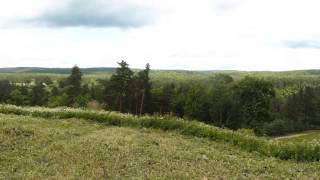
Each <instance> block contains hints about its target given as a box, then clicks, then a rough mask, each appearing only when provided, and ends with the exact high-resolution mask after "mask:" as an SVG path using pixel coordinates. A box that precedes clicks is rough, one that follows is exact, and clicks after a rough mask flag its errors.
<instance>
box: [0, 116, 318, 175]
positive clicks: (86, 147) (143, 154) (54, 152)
mask: <svg viewBox="0 0 320 180" xmlns="http://www.w3.org/2000/svg"><path fill="white" fill-rule="evenodd" d="M0 142H1V143H0V151H1V153H0V164H1V165H0V179H284V178H289V179H290V178H294V179H317V178H318V177H319V176H320V163H319V162H309V163H298V162H294V161H283V160H279V159H276V158H270V157H265V156H261V155H258V154H256V153H248V152H246V151H243V150H240V149H239V148H237V147H236V146H233V145H230V144H226V143H222V142H219V143H218V142H214V141H211V140H209V139H206V138H197V137H193V136H184V135H181V134H178V133H176V132H164V131H161V130H156V129H148V128H126V127H112V126H105V125H103V124H101V123H95V122H92V121H87V120H81V119H75V118H71V119H60V120H59V119H54V120H53V119H43V118H34V117H29V116H16V115H3V114H0Z"/></svg>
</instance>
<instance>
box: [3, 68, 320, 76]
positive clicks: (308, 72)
mask: <svg viewBox="0 0 320 180" xmlns="http://www.w3.org/2000/svg"><path fill="white" fill-rule="evenodd" d="M133 70H134V71H136V70H139V69H133ZM70 71H71V68H43V67H13V68H0V73H40V74H47V73H48V74H69V73H70ZM81 71H82V73H84V74H97V73H113V72H115V71H116V68H115V67H94V68H81ZM153 73H156V74H159V73H160V74H167V73H177V74H188V75H190V74H193V75H196V74H197V75H200V74H202V75H208V74H216V73H226V74H232V75H240V74H242V75H275V74H278V75H286V76H292V75H300V76H301V75H302V76H306V75H307V76H309V75H313V76H314V75H315V76H318V75H320V69H310V70H294V71H237V70H204V71H190V70H153Z"/></svg>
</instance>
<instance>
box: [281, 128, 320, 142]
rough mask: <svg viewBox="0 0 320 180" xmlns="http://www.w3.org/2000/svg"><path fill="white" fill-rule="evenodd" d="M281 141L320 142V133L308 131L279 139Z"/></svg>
mask: <svg viewBox="0 0 320 180" xmlns="http://www.w3.org/2000/svg"><path fill="white" fill-rule="evenodd" d="M279 140H280V141H286V142H304V141H313V140H320V131H319V130H315V131H307V132H302V133H299V134H294V135H289V136H284V137H280V138H279Z"/></svg>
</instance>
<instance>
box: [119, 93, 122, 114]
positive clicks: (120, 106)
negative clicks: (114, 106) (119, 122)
mask: <svg viewBox="0 0 320 180" xmlns="http://www.w3.org/2000/svg"><path fill="white" fill-rule="evenodd" d="M119 112H122V97H121V96H120V98H119Z"/></svg>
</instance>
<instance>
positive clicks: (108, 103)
mask: <svg viewBox="0 0 320 180" xmlns="http://www.w3.org/2000/svg"><path fill="white" fill-rule="evenodd" d="M118 64H119V67H118V68H116V69H114V70H112V71H111V73H112V74H111V75H110V76H108V77H106V78H99V79H96V80H94V81H84V78H83V72H82V71H81V70H80V69H79V67H77V66H75V67H73V68H72V71H71V73H70V75H69V76H68V77H63V78H59V79H52V78H51V77H50V76H41V77H38V78H36V79H27V80H24V81H19V82H18V81H14V80H8V79H2V80H0V102H1V103H8V104H14V105H19V106H47V107H59V106H68V107H78V108H88V109H105V110H110V111H119V112H123V113H131V114H135V115H139V116H140V115H143V114H159V115H165V116H178V117H183V118H186V119H196V120H199V121H202V122H205V123H208V124H213V125H216V126H219V127H227V128H231V129H239V128H248V129H253V130H254V131H255V132H256V134H259V135H280V134H285V133H290V132H298V131H302V130H308V129H317V128H319V127H320V119H319V116H320V86H318V80H319V79H318V78H314V79H311V78H309V79H307V80H305V79H299V78H296V79H295V78H286V79H274V78H264V77H261V76H258V75H246V76H244V77H241V78H235V76H233V75H232V74H230V73H227V72H226V73H215V74H214V75H207V78H201V79H198V80H194V79H187V78H186V79H185V80H170V78H169V79H166V78H163V79H162V80H159V79H158V80H155V79H152V78H150V73H151V69H150V65H149V64H147V65H146V67H145V69H144V70H140V71H138V70H132V69H130V67H129V65H128V64H127V63H126V62H125V61H121V62H119V63H118ZM64 71H65V70H64ZM314 72H316V71H314Z"/></svg>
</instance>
